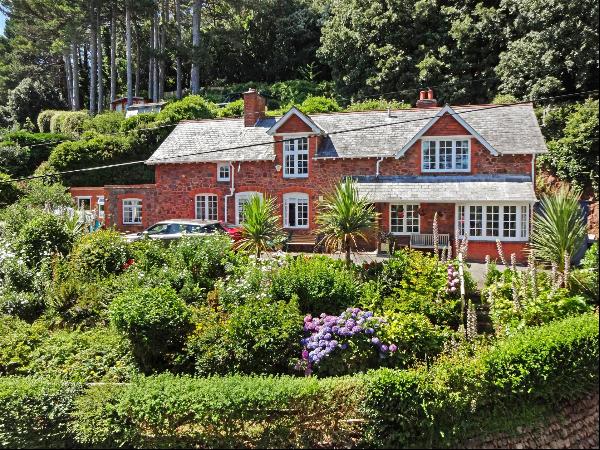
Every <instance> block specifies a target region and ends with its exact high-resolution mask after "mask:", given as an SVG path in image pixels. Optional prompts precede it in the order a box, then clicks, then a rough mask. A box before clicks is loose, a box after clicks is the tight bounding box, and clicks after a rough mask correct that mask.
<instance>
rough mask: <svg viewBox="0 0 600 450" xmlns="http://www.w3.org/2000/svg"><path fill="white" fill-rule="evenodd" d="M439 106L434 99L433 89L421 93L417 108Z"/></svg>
mask: <svg viewBox="0 0 600 450" xmlns="http://www.w3.org/2000/svg"><path fill="white" fill-rule="evenodd" d="M437 105H438V103H437V100H436V99H435V98H434V97H433V89H431V88H429V89H428V90H422V91H421V92H419V100H417V108H435V107H436V106H437Z"/></svg>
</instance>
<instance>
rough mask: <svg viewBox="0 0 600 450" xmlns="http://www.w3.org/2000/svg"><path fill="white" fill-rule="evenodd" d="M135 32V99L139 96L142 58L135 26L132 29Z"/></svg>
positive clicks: (138, 31)
mask: <svg viewBox="0 0 600 450" xmlns="http://www.w3.org/2000/svg"><path fill="white" fill-rule="evenodd" d="M133 30H134V31H135V87H134V95H135V96H136V97H139V96H140V78H141V75H140V67H141V64H142V56H141V53H140V29H139V27H138V26H137V24H136V26H135V27H134V28H133Z"/></svg>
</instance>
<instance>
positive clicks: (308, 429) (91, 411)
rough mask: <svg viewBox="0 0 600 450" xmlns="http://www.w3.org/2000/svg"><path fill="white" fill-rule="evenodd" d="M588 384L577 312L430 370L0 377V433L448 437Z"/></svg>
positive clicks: (584, 336) (317, 439)
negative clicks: (80, 381) (110, 380)
mask: <svg viewBox="0 0 600 450" xmlns="http://www.w3.org/2000/svg"><path fill="white" fill-rule="evenodd" d="M597 385H598V316H597V315H596V314H585V315H581V316H577V317H571V318H568V319H564V320H562V321H557V322H554V323H551V324H549V325H545V326H543V327H539V328H530V329H525V330H524V331H522V332H520V333H518V334H516V335H514V336H512V337H509V338H506V339H502V340H499V341H497V343H496V344H495V345H493V346H491V347H487V348H484V349H483V350H481V351H480V352H479V353H478V354H477V355H476V356H475V357H469V356H468V355H466V354H463V355H458V356H454V357H447V358H442V359H440V360H439V361H438V362H436V363H435V364H434V365H433V366H432V367H430V368H429V369H426V368H419V369H413V370H407V371H400V370H391V369H380V370H376V371H373V372H370V373H368V374H366V375H360V376H353V377H339V378H324V379H318V378H314V377H311V378H299V377H288V376H282V377H262V376H240V375H236V376H228V377H211V378H192V377H180V376H176V375H170V374H163V375H158V376H150V377H139V378H137V379H135V380H134V381H133V382H132V383H131V384H125V385H94V386H90V387H88V389H86V390H85V391H84V392H83V393H82V394H81V395H77V396H76V398H75V395H76V394H77V393H78V392H79V391H77V389H76V388H75V387H74V386H73V385H65V384H61V383H60V382H58V381H52V382H50V381H43V380H36V379H28V378H23V379H14V378H0V438H1V441H0V442H2V445H15V446H17V445H20V446H36V445H39V444H40V443H41V442H42V441H41V439H42V437H43V435H44V434H45V435H46V436H47V438H44V439H45V441H44V444H49V445H52V446H53V447H58V446H64V445H65V443H67V442H69V441H73V442H75V443H76V444H77V445H78V446H83V447H117V446H133V447H140V448H148V447H192V446H194V447H259V448H265V447H285V448H287V447H324V446H326V447H344V448H345V447H353V446H359V445H362V446H368V447H394V448H398V447H400V448H402V447H447V446H453V445H457V443H460V442H464V441H465V440H466V439H468V438H469V437H471V436H472V435H474V434H475V433H477V434H484V435H485V434H487V433H489V430H490V429H491V428H490V427H491V426H492V425H493V423H494V421H495V422H498V421H500V420H501V419H506V418H510V417H513V416H515V414H516V412H517V411H521V410H523V409H526V410H529V411H530V412H531V411H539V410H540V409H539V408H540V405H546V407H547V410H551V407H552V406H553V405H555V404H556V403H557V402H561V401H563V400H565V399H567V398H569V399H571V398H575V397H576V396H577V395H579V394H583V393H589V392H592V391H594V390H596V389H597ZM44 402H47V404H46V405H45V406H46V407H47V408H48V411H45V410H44V408H43V407H42V406H43V405H44ZM548 406H549V407H550V408H548ZM54 411H55V412H56V414H55V413H54ZM28 415H29V417H33V418H34V420H30V419H29V420H26V419H25V417H27V416H28ZM529 416H531V414H530V415H529ZM49 417H52V420H50V419H49ZM513 425H514V423H513ZM65 430H67V432H65Z"/></svg>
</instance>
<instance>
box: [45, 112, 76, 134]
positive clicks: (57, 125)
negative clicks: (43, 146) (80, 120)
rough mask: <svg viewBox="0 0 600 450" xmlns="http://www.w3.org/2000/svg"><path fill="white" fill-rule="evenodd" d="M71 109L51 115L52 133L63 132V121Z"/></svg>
mask: <svg viewBox="0 0 600 450" xmlns="http://www.w3.org/2000/svg"><path fill="white" fill-rule="evenodd" d="M70 112H71V111H57V112H56V113H55V114H53V115H52V117H50V133H62V128H63V123H64V121H65V119H66V118H67V114H69V113H70Z"/></svg>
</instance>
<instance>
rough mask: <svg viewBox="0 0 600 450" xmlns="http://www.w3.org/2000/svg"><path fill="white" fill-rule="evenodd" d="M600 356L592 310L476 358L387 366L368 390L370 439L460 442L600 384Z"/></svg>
mask: <svg viewBox="0 0 600 450" xmlns="http://www.w3.org/2000/svg"><path fill="white" fill-rule="evenodd" d="M598 356H599V355H598V316H597V315H595V314H586V315H582V316H577V317H572V318H568V319H565V320H562V321H557V322H554V323H552V324H549V325H546V326H543V327H539V328H531V329H526V330H523V331H522V332H520V333H518V334H517V335H515V336H512V337H510V338H508V339H506V340H501V341H499V342H498V344H497V345H496V346H495V347H492V348H491V349H487V350H486V349H483V351H480V352H479V354H478V355H477V356H476V357H474V358H470V359H464V358H463V357H462V356H461V355H457V356H454V357H449V358H444V359H441V360H439V361H438V362H436V364H434V366H433V367H432V368H431V370H429V371H426V370H425V369H424V368H419V369H416V370H410V371H396V370H390V369H381V370H379V371H376V372H373V373H372V376H371V377H370V378H369V379H368V383H367V386H366V388H365V402H364V408H365V415H366V417H365V418H366V419H367V424H368V425H367V428H366V430H365V436H366V439H367V442H366V443H367V445H369V446H377V447H383V448H391V447H393V448H404V447H414V448H419V447H421V448H431V447H434V448H437V447H452V446H456V445H457V443H461V442H462V443H464V442H465V441H466V440H467V439H468V438H469V437H470V436H475V435H481V434H482V433H485V430H486V426H490V425H493V424H494V421H496V423H497V421H498V420H499V419H500V418H502V417H506V416H510V417H511V418H513V420H514V417H515V416H516V415H517V413H519V412H522V411H524V410H527V409H528V410H529V411H531V410H534V409H535V408H536V406H538V405H548V404H551V405H553V404H555V402H557V401H563V400H565V399H572V398H573V396H577V395H581V394H583V393H589V392H590V391H593V390H595V389H597V383H598ZM513 424H514V422H513ZM459 445H460V444H459Z"/></svg>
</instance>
